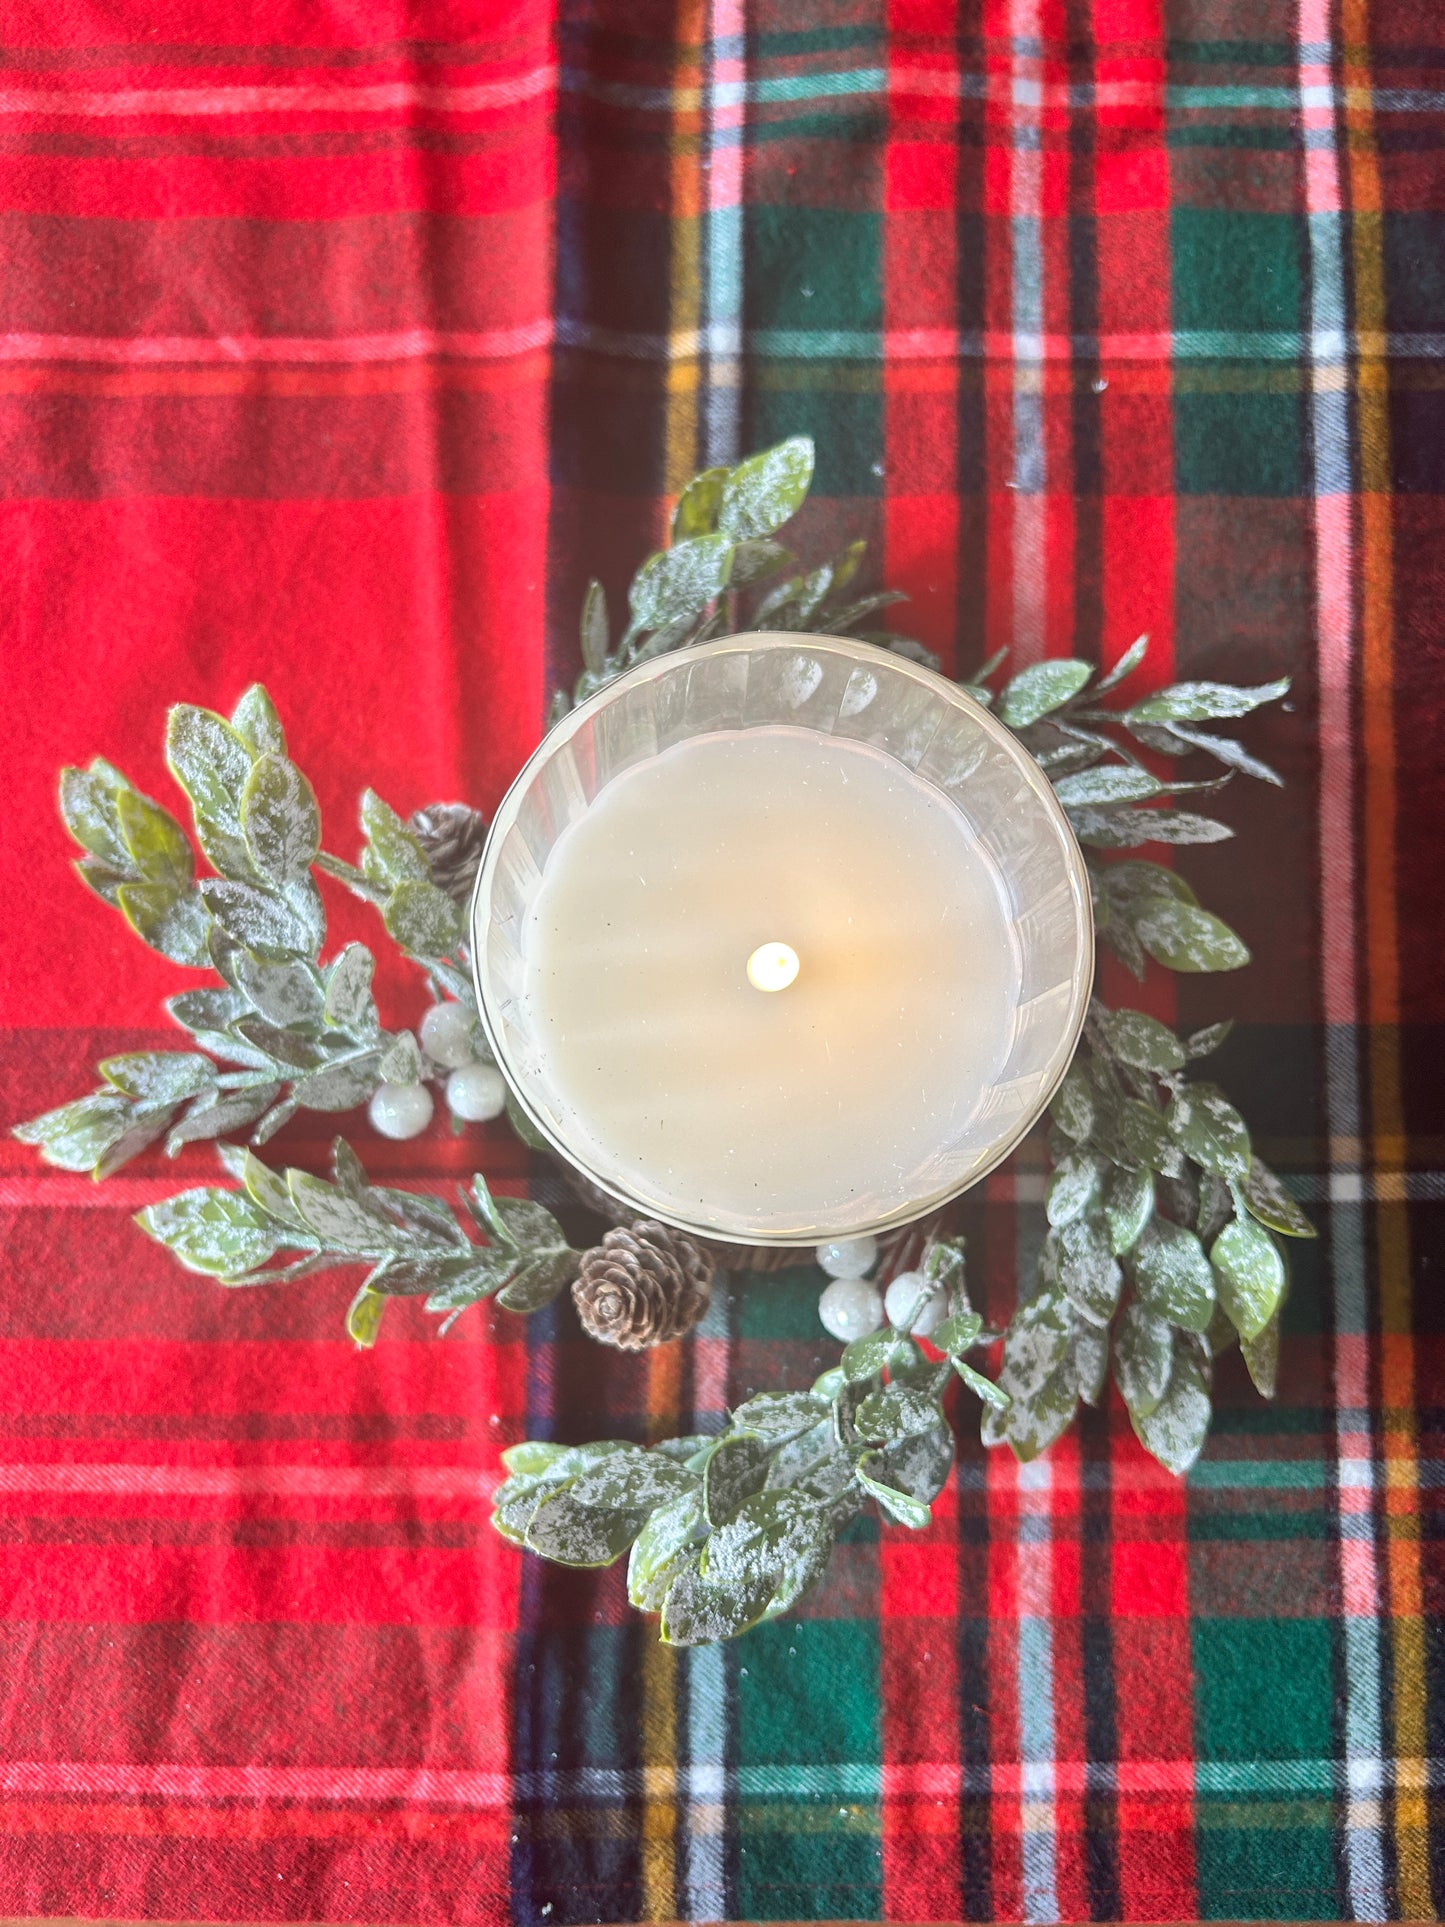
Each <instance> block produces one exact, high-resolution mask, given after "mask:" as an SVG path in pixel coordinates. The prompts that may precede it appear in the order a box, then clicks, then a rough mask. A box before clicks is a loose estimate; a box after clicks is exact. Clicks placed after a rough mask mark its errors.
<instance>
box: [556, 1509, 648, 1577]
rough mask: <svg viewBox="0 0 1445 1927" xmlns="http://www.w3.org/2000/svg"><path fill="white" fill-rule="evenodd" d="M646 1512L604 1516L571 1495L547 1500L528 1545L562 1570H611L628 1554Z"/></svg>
mask: <svg viewBox="0 0 1445 1927" xmlns="http://www.w3.org/2000/svg"><path fill="white" fill-rule="evenodd" d="M646 1517H647V1514H646V1511H645V1510H633V1511H619V1512H604V1511H601V1510H599V1509H598V1508H597V1507H595V1506H585V1505H579V1504H578V1503H577V1501H576V1500H575V1499H574V1498H573V1497H572V1494H571V1492H570V1491H567V1490H564V1491H561V1492H558V1493H555V1494H554V1495H552V1496H551V1497H548V1498H544V1499H543V1501H542V1503H541V1504H540V1505H539V1506H538V1508H537V1510H536V1511H535V1512H534V1513H533V1514H532V1520H531V1524H530V1525H529V1526H528V1527H527V1544H528V1545H529V1546H530V1547H531V1549H532V1551H533V1552H538V1553H540V1554H541V1555H542V1557H543V1558H544V1559H552V1560H555V1561H556V1563H557V1564H558V1565H562V1566H610V1565H611V1564H612V1562H613V1560H614V1559H617V1558H619V1557H620V1556H621V1554H622V1553H624V1552H626V1550H627V1548H628V1547H629V1546H630V1545H631V1544H632V1541H633V1540H634V1539H635V1538H636V1537H637V1534H638V1532H639V1531H640V1530H641V1527H642V1524H643V1521H644V1520H645V1518H646Z"/></svg>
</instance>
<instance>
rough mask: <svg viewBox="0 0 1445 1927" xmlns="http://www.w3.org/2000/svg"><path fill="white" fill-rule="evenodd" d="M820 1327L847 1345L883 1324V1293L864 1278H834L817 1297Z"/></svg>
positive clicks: (864, 1336)
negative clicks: (821, 1324)
mask: <svg viewBox="0 0 1445 1927" xmlns="http://www.w3.org/2000/svg"><path fill="white" fill-rule="evenodd" d="M818 1316H819V1317H820V1318H821V1319H822V1321H823V1329H824V1331H826V1332H829V1333H831V1335H832V1336H833V1337H834V1338H841V1339H842V1340H843V1343H844V1344H845V1345H846V1344H849V1343H851V1342H852V1340H853V1339H855V1338H866V1337H867V1336H868V1334H869V1332H876V1331H877V1330H878V1328H879V1326H880V1325H881V1324H882V1323H883V1296H882V1293H881V1292H880V1291H879V1290H878V1289H877V1287H876V1286H874V1285H870V1284H869V1283H868V1281H867V1279H866V1278H835V1279H834V1280H833V1282H832V1284H831V1285H829V1286H828V1288H827V1290H826V1291H825V1292H824V1293H823V1295H822V1297H821V1298H820V1299H819V1300H818Z"/></svg>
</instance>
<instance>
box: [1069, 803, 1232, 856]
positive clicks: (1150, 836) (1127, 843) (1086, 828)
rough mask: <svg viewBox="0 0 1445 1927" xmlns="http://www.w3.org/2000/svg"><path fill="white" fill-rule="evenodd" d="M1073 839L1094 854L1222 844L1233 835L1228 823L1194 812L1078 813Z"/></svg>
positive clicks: (1074, 816) (1072, 818)
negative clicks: (1154, 845)
mask: <svg viewBox="0 0 1445 1927" xmlns="http://www.w3.org/2000/svg"><path fill="white" fill-rule="evenodd" d="M1069 820H1070V822H1071V823H1072V824H1073V826H1074V835H1075V836H1077V837H1078V839H1079V841H1080V842H1081V843H1087V844H1088V845H1089V847H1090V849H1094V850H1129V849H1138V848H1139V847H1140V846H1141V845H1143V844H1146V843H1172V844H1188V843H1223V842H1226V841H1227V840H1228V838H1230V837H1231V836H1233V835H1234V831H1233V830H1231V829H1230V827H1229V825H1228V824H1227V823H1217V822H1216V821H1215V820H1214V818H1213V817H1211V816H1198V815H1196V814H1195V813H1194V811H1192V810H1104V809H1075V810H1073V811H1072V812H1071V814H1070V818H1069Z"/></svg>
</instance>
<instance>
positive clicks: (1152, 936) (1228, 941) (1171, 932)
mask: <svg viewBox="0 0 1445 1927" xmlns="http://www.w3.org/2000/svg"><path fill="white" fill-rule="evenodd" d="M1134 929H1135V931H1136V933H1137V935H1138V937H1139V941H1140V942H1141V943H1142V944H1143V946H1144V948H1145V949H1146V950H1147V951H1148V952H1149V955H1150V956H1151V957H1154V958H1156V959H1157V961H1158V962H1160V963H1162V964H1166V965H1167V966H1168V967H1169V969H1170V970H1181V971H1182V970H1238V969H1239V968H1240V967H1241V966H1242V965H1243V964H1247V963H1248V962H1249V952H1248V950H1246V948H1245V947H1244V945H1243V944H1242V943H1241V942H1240V940H1239V938H1238V937H1237V936H1236V935H1235V934H1234V932H1233V931H1232V930H1231V929H1230V927H1229V925H1228V924H1227V923H1225V922H1223V921H1222V920H1221V919H1220V918H1219V917H1216V916H1214V915H1213V914H1212V913H1211V912H1210V911H1208V910H1201V909H1200V908H1199V906H1198V905H1197V904H1193V903H1181V902H1180V901H1179V900H1178V899H1177V898H1175V897H1164V896H1160V897H1154V898H1151V899H1149V900H1147V901H1146V902H1144V903H1142V904H1141V905H1140V906H1139V908H1138V909H1137V911H1136V912H1135V916H1134Z"/></svg>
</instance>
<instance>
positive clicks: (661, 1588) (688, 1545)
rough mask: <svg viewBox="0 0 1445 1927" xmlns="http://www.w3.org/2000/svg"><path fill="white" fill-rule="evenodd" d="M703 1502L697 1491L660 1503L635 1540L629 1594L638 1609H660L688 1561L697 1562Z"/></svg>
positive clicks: (630, 1569)
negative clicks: (669, 1589)
mask: <svg viewBox="0 0 1445 1927" xmlns="http://www.w3.org/2000/svg"><path fill="white" fill-rule="evenodd" d="M701 1525H702V1501H701V1498H700V1496H699V1494H698V1493H697V1492H696V1490H693V1491H689V1492H682V1493H679V1494H678V1496H677V1497H676V1498H675V1499H672V1500H669V1501H668V1502H667V1503H666V1504H664V1505H660V1506H658V1507H657V1509H656V1510H655V1511H654V1512H653V1514H652V1517H651V1518H650V1519H649V1520H648V1521H647V1524H646V1525H645V1526H644V1527H643V1528H642V1530H641V1532H639V1533H638V1535H637V1538H636V1539H635V1540H634V1541H633V1545H632V1553H631V1557H630V1558H629V1559H628V1561H627V1597H628V1599H629V1601H630V1602H631V1603H632V1605H634V1606H635V1607H636V1608H637V1609H638V1611H639V1612H647V1613H656V1612H661V1611H662V1607H663V1602H664V1600H665V1599H666V1598H667V1593H668V1588H669V1587H670V1586H671V1585H672V1582H673V1580H674V1579H676V1578H677V1576H678V1574H679V1572H680V1571H681V1570H682V1567H683V1564H684V1563H685V1562H687V1563H691V1564H693V1565H694V1566H695V1565H696V1561H697V1556H698V1554H697V1542H698V1539H699V1538H700V1536H701V1533H700V1528H701Z"/></svg>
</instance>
